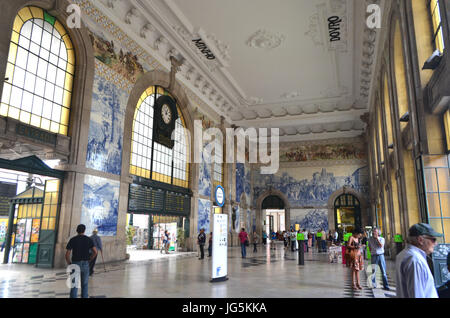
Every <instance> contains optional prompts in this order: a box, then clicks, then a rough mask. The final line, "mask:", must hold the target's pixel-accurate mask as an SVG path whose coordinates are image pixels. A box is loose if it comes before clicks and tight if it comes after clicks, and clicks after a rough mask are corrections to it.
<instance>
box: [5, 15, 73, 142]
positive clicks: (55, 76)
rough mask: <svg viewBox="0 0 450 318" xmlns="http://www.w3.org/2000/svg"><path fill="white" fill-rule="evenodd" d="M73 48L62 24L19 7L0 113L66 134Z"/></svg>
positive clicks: (71, 82) (52, 18)
mask: <svg viewBox="0 0 450 318" xmlns="http://www.w3.org/2000/svg"><path fill="white" fill-rule="evenodd" d="M74 72H75V53H74V49H73V46H72V42H71V40H70V38H69V35H68V34H67V32H66V30H65V28H64V27H63V25H62V24H61V23H60V22H59V21H58V20H56V18H55V17H53V16H51V15H50V14H49V13H47V12H46V11H44V10H42V9H40V8H37V7H32V6H28V7H24V8H23V9H21V10H20V11H19V13H18V15H17V16H16V18H15V20H14V25H13V32H12V36H11V44H10V48H9V55H8V64H7V67H6V74H5V82H4V85H3V94H2V99H1V105H0V115H1V116H5V117H11V118H14V119H17V120H19V121H21V122H23V123H25V124H28V125H32V126H35V127H38V128H41V129H44V130H48V131H51V132H53V133H59V134H62V135H67V131H68V125H69V113H70V103H71V99H72V86H73V76H74Z"/></svg>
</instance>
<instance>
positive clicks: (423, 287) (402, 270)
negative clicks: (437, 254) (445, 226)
mask: <svg viewBox="0 0 450 318" xmlns="http://www.w3.org/2000/svg"><path fill="white" fill-rule="evenodd" d="M442 236H443V235H442V234H440V233H438V232H436V231H435V230H434V229H433V228H432V227H431V226H430V225H429V224H425V223H418V224H414V225H413V226H411V228H410V229H409V230H408V244H407V245H406V248H405V249H404V250H403V251H401V252H400V253H399V254H398V255H397V257H396V260H395V274H396V282H397V286H396V289H397V297H398V298H438V294H437V290H436V287H435V284H434V278H433V275H432V273H431V270H430V267H429V266H428V263H427V255H430V254H432V253H433V251H434V247H435V246H436V244H437V242H436V241H437V239H436V238H437V237H442Z"/></svg>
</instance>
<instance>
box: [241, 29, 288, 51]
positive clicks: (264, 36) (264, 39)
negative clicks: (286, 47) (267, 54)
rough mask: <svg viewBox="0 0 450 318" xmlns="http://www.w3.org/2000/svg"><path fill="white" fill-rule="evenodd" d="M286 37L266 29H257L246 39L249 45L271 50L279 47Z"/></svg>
mask: <svg viewBox="0 0 450 318" xmlns="http://www.w3.org/2000/svg"><path fill="white" fill-rule="evenodd" d="M285 39H286V37H285V36H284V35H281V34H275V33H273V32H270V31H267V30H258V31H257V32H256V33H254V34H253V35H252V36H250V38H249V39H248V40H247V42H246V44H247V45H248V46H250V47H254V48H258V49H265V50H271V49H275V48H277V47H279V46H280V45H281V44H282V43H283V41H284V40H285Z"/></svg>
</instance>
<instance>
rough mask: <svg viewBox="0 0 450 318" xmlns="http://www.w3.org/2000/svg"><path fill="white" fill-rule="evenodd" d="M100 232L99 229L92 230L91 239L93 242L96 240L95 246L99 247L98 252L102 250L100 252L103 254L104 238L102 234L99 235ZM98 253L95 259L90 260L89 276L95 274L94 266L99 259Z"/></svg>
mask: <svg viewBox="0 0 450 318" xmlns="http://www.w3.org/2000/svg"><path fill="white" fill-rule="evenodd" d="M97 234H98V230H97V229H95V230H93V231H92V235H91V240H92V242H94V246H95V248H96V249H97V252H98V251H100V253H102V254H103V250H102V240H101V239H100V236H98V235H97ZM97 256H98V254H97V255H95V257H94V259H93V260H92V261H90V262H89V276H92V274H94V266H95V262H96V261H97Z"/></svg>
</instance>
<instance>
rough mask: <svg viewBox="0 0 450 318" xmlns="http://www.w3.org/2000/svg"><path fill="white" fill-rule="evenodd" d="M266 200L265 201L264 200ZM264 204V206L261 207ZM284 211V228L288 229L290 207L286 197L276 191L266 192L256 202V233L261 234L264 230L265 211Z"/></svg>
mask: <svg viewBox="0 0 450 318" xmlns="http://www.w3.org/2000/svg"><path fill="white" fill-rule="evenodd" d="M266 199H267V200H266ZM263 203H264V205H263ZM281 206H282V209H284V226H285V228H286V229H289V228H290V226H291V206H290V204H289V201H288V199H287V197H286V196H285V195H284V194H283V193H282V192H281V191H278V190H267V191H265V192H264V193H262V194H261V195H260V196H259V198H258V199H257V200H256V232H257V233H262V231H263V230H265V217H266V216H265V215H264V214H265V213H264V211H265V210H266V209H275V210H276V209H279V207H281Z"/></svg>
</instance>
